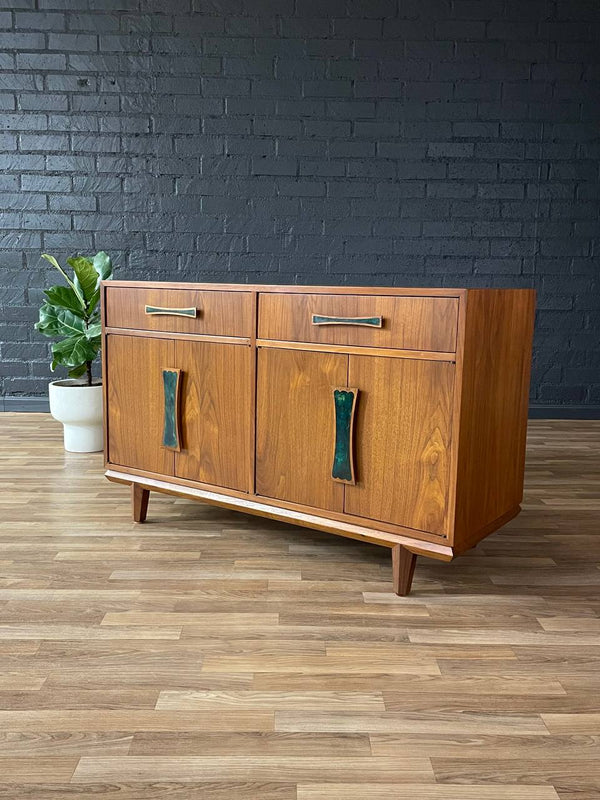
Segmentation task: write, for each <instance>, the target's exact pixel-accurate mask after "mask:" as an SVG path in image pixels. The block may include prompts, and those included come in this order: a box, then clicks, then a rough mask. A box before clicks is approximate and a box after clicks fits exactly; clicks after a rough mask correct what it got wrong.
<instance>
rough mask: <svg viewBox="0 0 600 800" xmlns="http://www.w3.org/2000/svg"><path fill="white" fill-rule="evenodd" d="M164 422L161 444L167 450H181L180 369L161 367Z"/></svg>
mask: <svg viewBox="0 0 600 800" xmlns="http://www.w3.org/2000/svg"><path fill="white" fill-rule="evenodd" d="M162 378H163V393H164V422H163V438H162V446H163V447H166V448H167V449H168V450H177V451H179V450H181V432H180V426H179V401H180V397H179V395H180V393H181V370H180V369H163V371H162Z"/></svg>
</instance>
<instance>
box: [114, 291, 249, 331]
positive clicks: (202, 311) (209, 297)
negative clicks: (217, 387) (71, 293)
mask: <svg viewBox="0 0 600 800" xmlns="http://www.w3.org/2000/svg"><path fill="white" fill-rule="evenodd" d="M252 324H253V323H252V295H251V294H250V292H228V291H205V290H198V291H196V290H193V289H143V288H141V289H138V288H128V287H119V286H115V287H111V286H107V287H106V325H107V326H108V327H109V328H133V329H137V330H145V331H167V332H169V333H196V334H198V333H200V334H202V333H204V334H210V335H213V336H242V337H249V336H251V335H252Z"/></svg>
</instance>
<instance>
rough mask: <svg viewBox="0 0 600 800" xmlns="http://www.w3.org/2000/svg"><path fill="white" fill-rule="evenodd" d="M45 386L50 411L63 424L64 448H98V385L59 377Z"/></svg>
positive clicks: (89, 450) (74, 450) (91, 450)
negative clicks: (89, 384) (87, 384)
mask: <svg viewBox="0 0 600 800" xmlns="http://www.w3.org/2000/svg"><path fill="white" fill-rule="evenodd" d="M48 388H49V396H50V413H51V414H52V416H53V417H54V419H56V420H58V421H59V422H62V424H63V427H64V437H65V450H68V451H69V452H71V453H95V452H97V451H98V450H102V449H103V446H104V441H103V432H102V385H100V384H98V385H97V386H85V385H82V384H81V383H80V382H79V381H74V380H63V381H53V382H52V383H51V384H50V386H49V387H48Z"/></svg>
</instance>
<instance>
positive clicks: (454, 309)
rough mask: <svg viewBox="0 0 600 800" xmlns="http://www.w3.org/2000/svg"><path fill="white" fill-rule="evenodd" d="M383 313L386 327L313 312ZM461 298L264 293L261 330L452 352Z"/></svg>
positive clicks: (267, 335) (286, 336) (294, 337)
mask: <svg viewBox="0 0 600 800" xmlns="http://www.w3.org/2000/svg"><path fill="white" fill-rule="evenodd" d="M315 314H318V315H326V316H331V317H375V316H377V317H382V318H383V320H382V325H381V327H361V326H357V325H314V324H313V321H312V319H313V315H315ZM457 319H458V300H457V299H456V298H450V297H390V296H387V297H386V296H384V295H382V296H379V297H378V296H371V297H369V296H364V295H363V296H361V295H343V294H331V295H318V294H302V295H300V294H276V293H272V294H271V293H269V292H261V293H260V294H259V298H258V336H259V338H261V339H283V340H289V341H295V342H321V343H327V344H341V345H344V344H348V345H361V346H371V347H397V348H401V349H402V348H404V349H407V350H433V351H442V352H452V351H453V350H454V349H455V347H456V325H457Z"/></svg>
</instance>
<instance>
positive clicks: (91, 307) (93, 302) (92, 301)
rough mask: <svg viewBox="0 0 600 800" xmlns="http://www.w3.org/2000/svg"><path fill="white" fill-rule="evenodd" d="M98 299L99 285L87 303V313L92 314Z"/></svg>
mask: <svg viewBox="0 0 600 800" xmlns="http://www.w3.org/2000/svg"><path fill="white" fill-rule="evenodd" d="M99 300H100V287H98V288H97V289H96V291H95V292H94V294H93V295H92V297H91V299H90V302H89V303H88V314H92V313H93V312H94V311H95V310H96V306H97V305H98V301H99Z"/></svg>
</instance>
